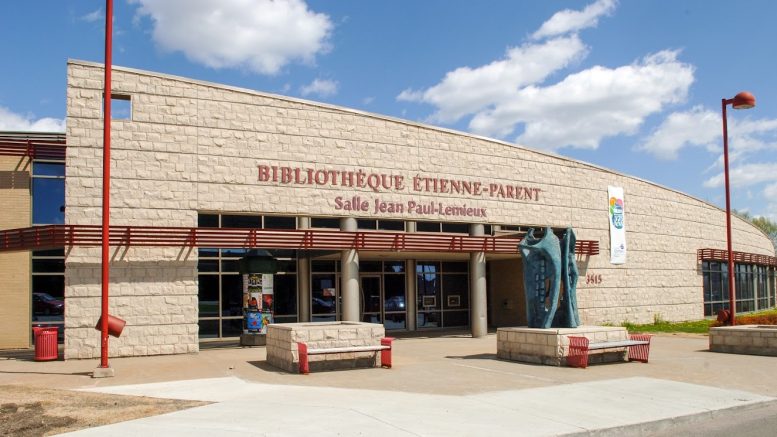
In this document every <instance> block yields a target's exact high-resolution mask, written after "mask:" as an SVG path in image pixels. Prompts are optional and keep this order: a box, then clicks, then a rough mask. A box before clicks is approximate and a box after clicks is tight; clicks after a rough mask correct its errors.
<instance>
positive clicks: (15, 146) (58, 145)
mask: <svg viewBox="0 0 777 437" xmlns="http://www.w3.org/2000/svg"><path fill="white" fill-rule="evenodd" d="M66 150H67V146H66V145H65V139H64V136H63V137H62V139H45V140H43V139H35V140H32V139H28V140H25V139H18V138H12V137H11V138H9V137H5V136H2V135H0V155H3V156H27V157H29V158H32V159H57V160H62V159H65V154H66Z"/></svg>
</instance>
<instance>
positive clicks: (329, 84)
mask: <svg viewBox="0 0 777 437" xmlns="http://www.w3.org/2000/svg"><path fill="white" fill-rule="evenodd" d="M337 86H338V83H337V81H334V80H328V79H314V80H313V82H311V83H309V84H307V85H305V86H303V87H301V88H300V94H302V95H303V96H308V95H310V94H315V95H317V96H319V97H330V96H333V95H335V94H337Z"/></svg>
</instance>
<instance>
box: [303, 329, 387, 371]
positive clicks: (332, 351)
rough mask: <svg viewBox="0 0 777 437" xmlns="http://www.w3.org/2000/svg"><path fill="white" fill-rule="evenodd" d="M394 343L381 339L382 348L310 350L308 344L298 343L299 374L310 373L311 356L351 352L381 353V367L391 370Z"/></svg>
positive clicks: (352, 347)
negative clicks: (309, 359) (309, 361)
mask: <svg viewBox="0 0 777 437" xmlns="http://www.w3.org/2000/svg"><path fill="white" fill-rule="evenodd" d="M393 341H394V339H393V338H391V337H386V338H382V339H380V346H347V347H332V348H318V349H310V348H308V345H307V344H306V343H297V350H298V352H299V373H302V374H303V375H307V374H308V373H310V365H309V363H308V357H309V356H310V355H326V354H343V353H350V352H380V365H381V366H382V367H387V368H389V369H390V368H391V343H392V342H393Z"/></svg>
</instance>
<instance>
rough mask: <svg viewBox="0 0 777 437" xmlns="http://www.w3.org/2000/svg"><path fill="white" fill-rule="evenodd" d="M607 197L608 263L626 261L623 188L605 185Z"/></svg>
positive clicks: (623, 262) (622, 262)
mask: <svg viewBox="0 0 777 437" xmlns="http://www.w3.org/2000/svg"><path fill="white" fill-rule="evenodd" d="M607 197H608V198H609V199H610V202H609V208H608V211H609V216H610V263H611V264H625V263H626V223H625V220H624V216H625V212H626V210H625V209H624V199H623V188H622V187H611V186H608V187H607Z"/></svg>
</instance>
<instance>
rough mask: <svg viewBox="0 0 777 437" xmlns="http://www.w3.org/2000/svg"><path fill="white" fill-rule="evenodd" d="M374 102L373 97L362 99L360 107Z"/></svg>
mask: <svg viewBox="0 0 777 437" xmlns="http://www.w3.org/2000/svg"><path fill="white" fill-rule="evenodd" d="M374 101H375V97H372V96H369V97H365V98H363V99H362V105H369V104H371V103H372V102H374Z"/></svg>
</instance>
